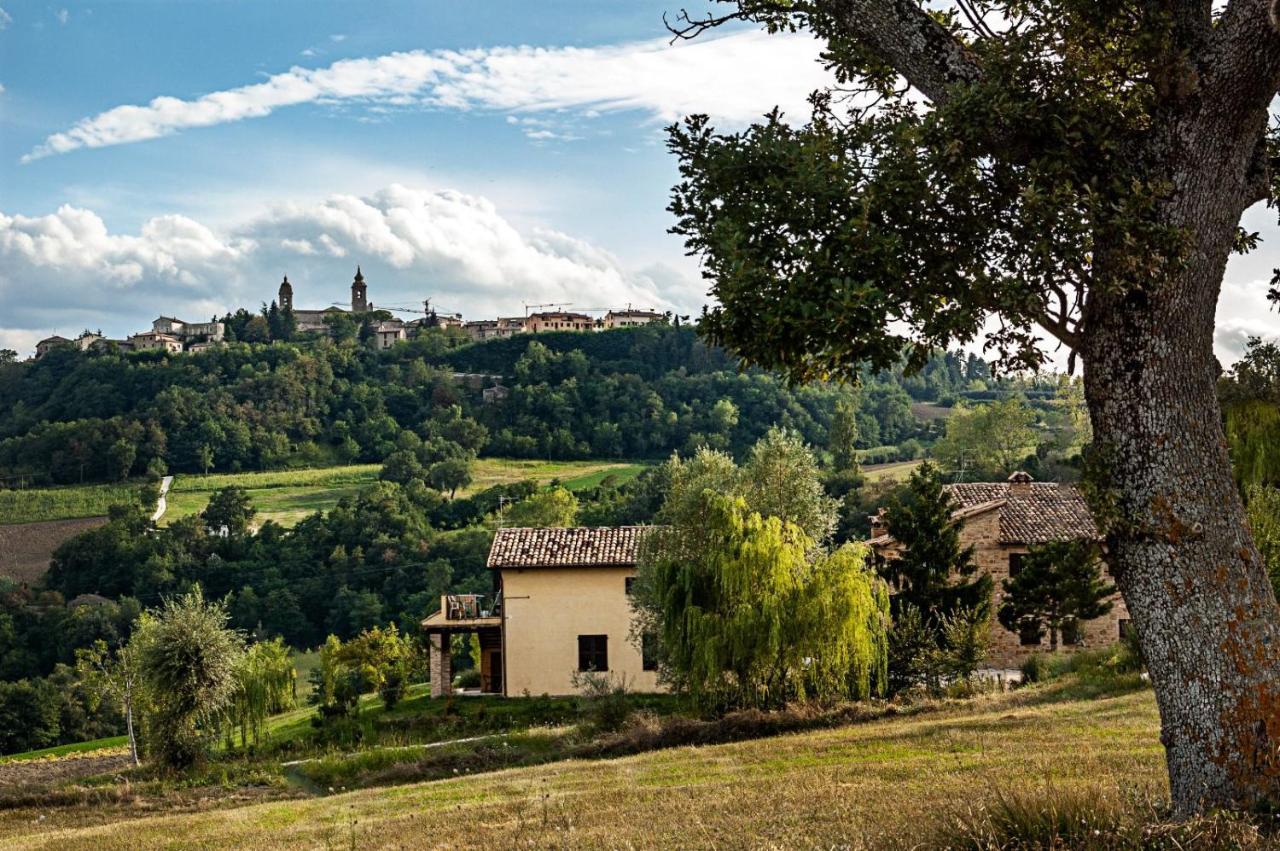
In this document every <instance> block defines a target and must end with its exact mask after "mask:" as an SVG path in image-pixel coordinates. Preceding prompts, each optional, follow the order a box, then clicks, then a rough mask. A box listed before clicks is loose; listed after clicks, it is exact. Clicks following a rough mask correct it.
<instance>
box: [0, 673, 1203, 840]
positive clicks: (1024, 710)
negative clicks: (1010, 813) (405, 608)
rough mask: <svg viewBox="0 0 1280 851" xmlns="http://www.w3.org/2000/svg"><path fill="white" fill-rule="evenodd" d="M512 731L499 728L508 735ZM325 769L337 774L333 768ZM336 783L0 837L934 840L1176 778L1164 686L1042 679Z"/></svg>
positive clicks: (10, 820)
mask: <svg viewBox="0 0 1280 851" xmlns="http://www.w3.org/2000/svg"><path fill="white" fill-rule="evenodd" d="M535 700H536V699H535ZM464 702H465V701H459V704H461V703H464ZM535 733H537V731H536V730H531V731H530V732H529V734H528V735H529V736H533V735H534V734H535ZM509 739H510V740H514V737H509ZM509 739H504V738H502V737H499V738H498V739H497V740H496V741H494V742H493V743H491V744H489V745H488V746H489V747H490V748H497V749H500V748H502V747H503V742H506V741H508V740H509ZM317 770H318V771H319V773H320V775H321V776H327V768H326V769H325V770H319V769H317ZM481 770H482V771H483V769H481ZM337 776H341V775H340V774H339V775H337ZM335 788H336V789H337V790H338V792H339V793H338V794H329V795H321V796H319V797H295V798H293V799H291V800H276V801H271V802H268V803H254V804H249V805H243V804H241V803H237V801H236V800H234V799H231V800H227V801H223V802H221V804H220V805H215V806H214V807H213V808H209V807H207V806H206V805H205V804H204V803H201V804H200V805H199V806H196V807H188V808H185V810H184V811H178V812H175V811H172V810H167V811H166V810H163V809H162V810H160V811H151V810H149V809H147V808H146V807H142V808H139V807H137V806H131V805H130V804H128V803H125V802H123V801H122V802H121V803H120V804H113V803H112V804H86V805H82V806H76V807H65V808H52V809H50V808H47V807H46V808H41V809H39V810H38V811H36V810H34V809H30V808H27V809H23V808H18V809H13V810H10V811H6V812H3V813H0V845H6V844H7V845H8V846H12V847H22V848H55V847H56V848H67V849H78V848H79V849H92V851H113V849H125V848H129V849H133V848H172V847H178V846H179V845H181V846H183V847H200V848H241V847H253V848H255V849H259V851H268V849H276V848H296V847H308V848H320V847H335V846H341V847H356V848H396V847H451V848H508V847H533V848H553V847H554V848H569V847H572V848H620V847H621V848H673V847H707V848H710V847H743V846H750V847H764V848H836V847H840V848H857V849H870V848H886V847H888V848H893V847H933V846H930V845H929V844H928V843H929V837H930V836H931V835H933V831H936V830H938V829H940V828H941V827H942V826H943V825H944V824H945V823H949V822H952V821H954V820H957V819H962V818H964V817H965V816H966V814H972V813H973V812H975V811H978V810H980V809H981V808H982V807H983V806H986V805H992V806H994V805H996V804H998V803H999V802H1000V801H1002V800H1007V799H1009V798H1011V797H1017V796H1037V797H1040V798H1042V799H1044V798H1056V799H1061V798H1063V797H1066V796H1077V797H1087V798H1088V799H1090V800H1093V799H1106V800H1110V801H1120V802H1123V801H1125V800H1128V796H1133V797H1135V798H1140V797H1141V796H1143V795H1149V796H1152V797H1153V798H1160V797H1163V796H1164V795H1165V794H1167V792H1166V789H1167V786H1166V781H1165V774H1164V752H1163V748H1162V747H1161V745H1160V741H1159V719H1158V713H1157V711H1156V706H1155V701H1154V700H1153V698H1152V696H1151V693H1150V691H1149V690H1146V689H1142V690H1139V691H1134V692H1129V693H1122V694H1119V695H1118V696H1111V697H1106V698H1102V699H1095V700H1081V699H1078V698H1077V697H1075V696H1072V695H1070V694H1067V693H1058V694H1054V693H1053V691H1052V689H1045V688H1042V687H1038V688H1035V689H1030V690H1027V691H1025V692H1018V693H1014V694H1006V695H998V696H993V697H986V698H979V699H977V700H976V701H974V702H968V703H963V704H959V705H955V706H953V707H951V708H944V709H942V710H940V711H935V712H931V713H927V714H922V715H915V716H902V717H889V718H885V719H881V720H878V721H872V722H867V723H861V724H854V725H851V726H845V727H839V728H834V729H824V730H818V731H812V732H804V733H796V734H789V735H782V736H774V737H770V738H763V739H755V740H749V741H741V742H735V743H731V744H721V745H710V746H704V747H677V748H669V749H666V750H658V751H651V752H647V753H642V754H638V755H635V756H628V757H622V758H618V759H603V760H600V759H597V760H592V759H576V760H569V761H562V762H555V763H550V764H544V765H533V766H527V767H521V768H512V769H507V770H502V771H489V772H485V773H477V774H474V775H471V776H468V774H467V770H466V769H464V770H463V771H462V772H461V773H460V774H459V775H457V776H451V777H449V778H448V779H443V780H438V781H433V782H417V783H408V784H403V785H395V786H385V787H380V788H366V789H359V790H356V791H351V792H342V791H341V787H335ZM915 843H923V845H921V846H918V845H915ZM1061 847H1071V846H1069V845H1068V846H1061ZM1187 847H1190V846H1187Z"/></svg>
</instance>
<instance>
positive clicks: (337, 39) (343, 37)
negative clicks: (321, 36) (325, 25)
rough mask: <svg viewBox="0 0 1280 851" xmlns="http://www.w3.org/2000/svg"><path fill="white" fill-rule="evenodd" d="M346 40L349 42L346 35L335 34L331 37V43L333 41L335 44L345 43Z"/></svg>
mask: <svg viewBox="0 0 1280 851" xmlns="http://www.w3.org/2000/svg"><path fill="white" fill-rule="evenodd" d="M346 40H347V36H346V34H345V33H334V34H333V35H331V36H329V41H332V42H334V43H335V44H338V43H341V42H344V41H346Z"/></svg>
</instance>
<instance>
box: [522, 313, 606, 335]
mask: <svg viewBox="0 0 1280 851" xmlns="http://www.w3.org/2000/svg"><path fill="white" fill-rule="evenodd" d="M525 329H526V330H527V331H528V332H529V333H530V334H540V333H542V332H544V331H594V330H596V320H594V319H592V318H591V317H590V316H587V315H586V314H585V313H568V312H565V311H557V312H554V313H533V314H530V316H529V318H528V319H527V320H525Z"/></svg>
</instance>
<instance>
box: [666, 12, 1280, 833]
mask: <svg viewBox="0 0 1280 851" xmlns="http://www.w3.org/2000/svg"><path fill="white" fill-rule="evenodd" d="M948 6H949V7H950V8H949V9H947V8H944V7H948ZM724 11H725V12H726V15H725V18H724V19H725V20H727V19H733V18H740V19H746V20H750V21H755V22H757V23H760V24H763V25H764V26H767V27H769V28H770V29H773V30H784V29H804V30H808V31H810V32H812V33H814V34H815V35H816V36H817V37H818V38H820V39H821V40H822V41H823V42H824V43H825V47H826V58H827V59H828V61H829V62H830V64H831V66H832V67H833V68H834V70H835V72H836V78H837V80H838V86H837V88H836V89H835V90H834V91H832V92H826V93H819V94H817V95H816V96H815V97H814V98H813V107H814V108H813V114H812V116H811V118H810V119H809V120H808V123H806V124H804V126H798V125H790V124H788V123H786V122H784V121H783V120H782V118H781V116H778V115H776V114H775V115H773V116H769V117H768V118H767V119H766V120H765V121H763V122H761V123H760V124H758V125H756V126H753V127H752V128H750V129H748V130H747V131H745V132H742V133H737V134H730V135H724V134H719V133H717V132H715V131H714V130H713V129H712V128H711V127H710V126H709V124H708V122H707V119H706V118H705V117H693V118H691V119H689V120H687V121H686V122H685V123H684V124H683V125H681V126H678V127H675V128H672V135H671V147H672V149H673V151H674V152H675V153H676V154H677V155H678V156H679V158H680V165H681V173H682V180H681V183H680V185H679V186H677V188H676V189H675V193H674V199H673V202H672V211H673V212H674V213H675V214H676V216H677V219H678V225H677V227H676V231H677V232H678V233H680V234H682V235H683V236H685V238H686V240H687V244H688V247H689V250H690V251H691V252H693V253H696V254H698V255H700V257H701V258H702V260H703V262H704V269H705V274H706V276H707V278H708V279H709V280H710V281H711V282H712V294H713V295H714V296H715V297H716V298H717V300H718V302H719V306H718V307H716V308H715V309H713V310H711V311H710V312H709V313H708V314H707V315H706V316H705V317H704V320H703V323H702V328H703V330H704V332H705V333H707V334H709V336H710V338H711V339H712V340H713V341H715V342H718V343H722V344H725V345H727V346H729V347H730V348H732V349H734V350H736V351H737V352H739V353H740V354H741V355H743V356H744V357H745V358H746V359H747V360H749V361H752V362H755V363H758V364H762V365H765V366H770V367H776V368H781V369H784V370H787V371H788V372H789V373H790V374H791V375H792V376H793V377H794V378H797V379H806V378H811V377H822V376H832V375H834V376H852V375H854V374H855V372H856V370H857V368H858V367H859V365H861V364H864V363H870V364H872V365H873V366H876V367H886V366H889V365H890V364H891V363H892V362H893V360H894V358H896V357H898V355H899V352H901V351H902V350H903V348H906V349H907V350H908V351H910V352H911V353H912V358H913V361H914V362H915V363H917V364H918V363H920V362H922V361H923V360H924V359H925V358H926V357H927V355H928V353H929V352H930V351H932V350H933V349H934V348H935V347H939V346H948V345H954V344H956V343H964V342H968V341H970V340H973V339H975V338H979V337H984V336H985V338H986V342H987V344H988V346H989V347H990V348H991V349H992V350H994V351H995V352H996V353H997V354H998V355H999V356H1000V357H1001V358H1002V360H1003V364H1004V366H1006V367H1018V366H1034V365H1038V364H1039V363H1041V361H1042V359H1043V357H1044V354H1043V345H1042V338H1043V337H1044V335H1046V334H1047V336H1048V338H1050V340H1051V341H1056V343H1058V344H1060V345H1061V346H1063V347H1065V348H1066V349H1067V350H1069V352H1070V360H1071V362H1072V364H1073V365H1074V364H1075V363H1077V362H1079V363H1082V364H1083V367H1084V378H1085V392H1086V398H1087V401H1088V407H1089V412H1090V415H1091V419H1092V424H1093V429H1094V444H1093V447H1092V449H1091V453H1090V456H1091V459H1092V461H1091V464H1090V470H1089V474H1088V477H1087V483H1088V490H1089V493H1090V495H1091V497H1090V498H1091V501H1092V504H1093V506H1094V509H1095V511H1096V513H1097V517H1098V520H1099V522H1100V524H1101V526H1102V527H1103V529H1104V532H1105V535H1106V543H1107V549H1108V553H1109V558H1110V559H1111V562H1112V566H1113V571H1114V574H1115V577H1116V581H1117V583H1118V584H1119V586H1120V589H1121V591H1122V592H1123V594H1124V596H1125V599H1126V601H1127V602H1128V605H1129V609H1130V611H1131V612H1132V615H1133V619H1134V622H1135V625H1136V627H1137V629H1138V633H1139V635H1140V637H1141V642H1142V647H1143V652H1144V654H1145V656H1146V658H1147V661H1148V664H1149V668H1150V672H1151V678H1152V681H1153V683H1154V684H1155V690H1156V697H1157V700H1158V702H1159V706H1160V712H1161V719H1162V723H1163V735H1162V738H1163V741H1164V744H1165V746H1166V749H1167V757H1168V765H1169V776H1170V779H1171V787H1172V795H1173V801H1174V804H1175V807H1176V808H1177V810H1178V811H1179V812H1182V813H1191V812H1195V811H1198V810H1201V809H1204V808H1207V807H1213V806H1233V807H1235V806H1247V805H1253V804H1258V803H1260V802H1263V801H1265V800H1273V801H1274V800H1280V613H1278V612H1277V607H1276V599H1275V595H1274V593H1273V591H1272V589H1271V585H1270V582H1269V581H1268V580H1267V575H1266V572H1265V570H1264V569H1263V563H1262V559H1261V558H1260V557H1259V554H1258V548H1257V547H1256V546H1255V545H1254V542H1253V540H1252V538H1251V537H1250V533H1249V529H1248V526H1247V524H1246V521H1245V514H1244V510H1243V507H1242V505H1241V500H1240V495H1239V493H1238V492H1237V490H1236V487H1235V484H1234V482H1233V481H1232V476H1231V468H1230V464H1229V460H1228V457H1227V451H1226V444H1225V441H1224V437H1223V428H1222V421H1221V414H1220V411H1219V408H1218V403H1217V400H1216V397H1215V393H1214V382H1215V378H1216V373H1217V371H1218V367H1217V364H1216V362H1215V359H1214V357H1213V352H1212V342H1213V331H1214V312H1215V307H1216V304H1217V300H1218V294H1219V290H1220V287H1221V283H1222V276H1223V271H1224V268H1225V265H1226V262H1227V258H1228V256H1229V255H1230V254H1231V253H1232V251H1233V250H1235V251H1238V250H1248V249H1250V248H1252V247H1253V246H1254V245H1255V244H1256V242H1257V238H1256V235H1251V234H1248V233H1245V232H1243V231H1242V230H1241V228H1240V226H1239V223H1240V217H1241V214H1242V213H1243V212H1244V210H1245V209H1246V208H1248V207H1250V206H1252V205H1253V204H1255V203H1258V202H1260V201H1263V200H1270V199H1271V198H1272V193H1273V190H1274V188H1275V187H1274V185H1273V169H1272V165H1273V162H1274V158H1275V157H1276V156H1277V153H1278V150H1280V146H1277V144H1276V137H1275V134H1274V133H1273V131H1272V130H1271V128H1269V126H1268V113H1267V107H1268V104H1269V103H1270V102H1271V100H1272V99H1273V98H1274V97H1275V95H1276V93H1277V86H1278V84H1280V34H1278V33H1277V27H1276V21H1277V16H1278V15H1280V11H1278V10H1277V9H1275V8H1273V6H1272V3H1271V2H1263V0H1229V2H1227V3H1225V4H1222V3H1214V2H1210V0H1196V1H1195V2H1192V0H1127V2H1117V1H1116V0H998V1H994V0H955V2H954V3H953V4H947V3H930V4H929V7H928V10H926V9H925V8H922V6H921V4H920V3H918V2H915V0H788V2H770V3H766V2H759V0H738V2H732V3H728V4H727V5H726V6H725V7H724ZM686 22H687V23H688V24H689V26H688V27H686V28H685V29H683V30H682V31H681V32H682V34H683V35H686V36H693V35H696V34H697V33H698V32H700V31H701V30H702V29H704V28H706V27H707V26H711V25H714V24H715V23H717V22H718V21H717V20H716V19H714V18H709V19H707V20H706V21H703V22H697V21H686ZM1272 297H1273V298H1280V293H1277V292H1274V291H1273V293H1272Z"/></svg>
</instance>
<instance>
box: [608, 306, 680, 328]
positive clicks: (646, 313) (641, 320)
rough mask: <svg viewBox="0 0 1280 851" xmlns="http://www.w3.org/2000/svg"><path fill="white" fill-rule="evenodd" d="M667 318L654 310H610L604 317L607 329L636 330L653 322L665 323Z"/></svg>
mask: <svg viewBox="0 0 1280 851" xmlns="http://www.w3.org/2000/svg"><path fill="white" fill-rule="evenodd" d="M666 318H667V317H666V316H664V315H663V314H661V313H656V312H654V311H652V310H632V309H631V308H627V309H626V310H610V311H609V312H608V313H606V314H605V315H604V327H605V328H634V327H636V326H637V325H648V324H650V323H651V322H663V321H665V320H666Z"/></svg>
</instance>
